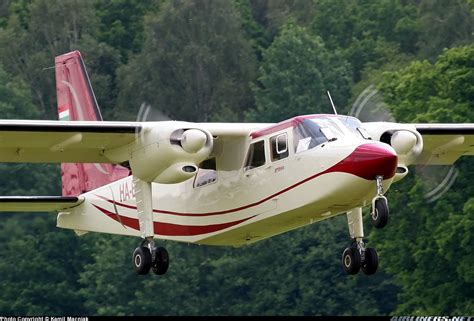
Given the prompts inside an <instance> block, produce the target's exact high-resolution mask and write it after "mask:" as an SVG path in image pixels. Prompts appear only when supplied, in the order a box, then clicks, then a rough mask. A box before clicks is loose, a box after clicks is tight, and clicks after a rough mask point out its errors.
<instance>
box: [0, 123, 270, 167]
mask: <svg viewBox="0 0 474 321" xmlns="http://www.w3.org/2000/svg"><path fill="white" fill-rule="evenodd" d="M162 123H164V122H146V123H140V122H96V121H68V122H61V121H31V120H2V121H0V162H14V163H68V162H70V163H117V160H114V161H112V160H110V159H108V158H107V157H106V153H107V152H108V151H113V150H114V149H118V148H123V147H124V146H127V145H132V144H136V143H137V142H139V138H140V133H141V132H142V131H143V130H146V128H149V127H152V126H157V127H158V128H159V127H160V125H161V124H162ZM172 123H179V124H182V125H183V126H190V127H193V128H203V129H207V130H208V131H210V133H211V134H212V135H213V136H224V137H227V136H228V137H238V136H248V135H249V134H250V133H251V132H252V131H254V130H258V129H261V128H264V127H267V126H269V125H270V124H241V123H186V122H172ZM120 161H126V159H124V160H119V162H120Z"/></svg>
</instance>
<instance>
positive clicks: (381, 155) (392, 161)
mask: <svg viewBox="0 0 474 321" xmlns="http://www.w3.org/2000/svg"><path fill="white" fill-rule="evenodd" d="M349 158H350V161H351V163H352V164H351V165H352V166H351V167H352V171H353V173H354V174H355V175H357V176H359V177H362V178H365V179H367V180H373V179H375V178H376V176H379V175H381V176H383V178H384V179H389V178H392V177H393V176H394V175H395V171H396V169H397V164H398V158H397V154H396V152H395V150H394V149H393V148H391V147H390V146H388V145H386V144H383V143H372V144H363V145H360V146H359V147H357V148H356V149H355V150H354V152H353V153H352V154H351V155H350V156H349Z"/></svg>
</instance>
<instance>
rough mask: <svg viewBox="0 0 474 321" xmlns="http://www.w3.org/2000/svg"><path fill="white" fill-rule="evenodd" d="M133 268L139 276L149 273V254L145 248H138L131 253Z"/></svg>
mask: <svg viewBox="0 0 474 321" xmlns="http://www.w3.org/2000/svg"><path fill="white" fill-rule="evenodd" d="M133 267H134V268H135V271H136V272H137V273H138V274H140V275H145V274H147V273H148V272H150V268H151V253H150V250H149V249H148V248H147V247H144V246H140V247H137V248H136V249H135V251H133Z"/></svg>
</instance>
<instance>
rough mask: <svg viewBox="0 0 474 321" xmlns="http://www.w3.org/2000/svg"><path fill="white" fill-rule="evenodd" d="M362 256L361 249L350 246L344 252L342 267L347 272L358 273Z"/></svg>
mask: <svg viewBox="0 0 474 321" xmlns="http://www.w3.org/2000/svg"><path fill="white" fill-rule="evenodd" d="M360 265H361V258H360V253H359V250H357V248H355V247H348V248H346V249H345V250H344V253H342V268H343V269H344V272H346V273H347V274H357V273H358V272H359V270H360Z"/></svg>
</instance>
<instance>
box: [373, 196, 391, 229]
mask: <svg viewBox="0 0 474 321" xmlns="http://www.w3.org/2000/svg"><path fill="white" fill-rule="evenodd" d="M372 211H373V213H372V216H371V217H372V224H373V225H374V226H375V228H383V227H384V226H385V225H387V222H388V204H387V200H386V199H385V198H379V199H377V200H375V209H372Z"/></svg>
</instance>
